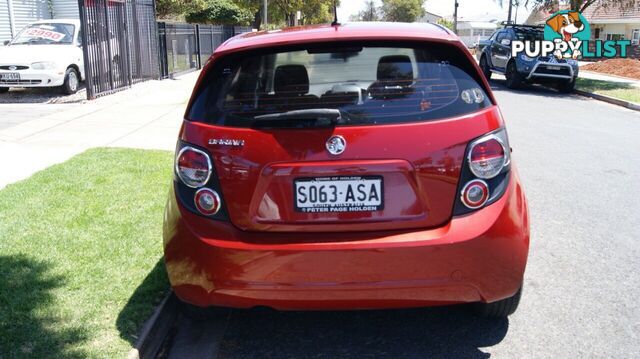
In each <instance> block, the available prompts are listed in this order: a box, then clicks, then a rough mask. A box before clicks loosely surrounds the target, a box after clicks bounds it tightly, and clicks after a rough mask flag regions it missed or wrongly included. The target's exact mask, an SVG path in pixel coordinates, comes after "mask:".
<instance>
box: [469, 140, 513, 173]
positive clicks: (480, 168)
mask: <svg viewBox="0 0 640 359" xmlns="http://www.w3.org/2000/svg"><path fill="white" fill-rule="evenodd" d="M507 151H508V150H507V149H506V148H505V145H504V144H503V142H502V141H501V140H500V138H499V137H498V136H496V135H489V136H486V137H484V138H481V139H480V140H478V141H476V142H474V143H473V144H472V145H471V150H470V151H469V158H468V160H469V168H470V169H471V173H473V174H474V175H475V176H476V177H478V178H482V179H490V178H493V177H495V176H497V175H498V174H499V173H500V172H501V171H502V169H503V168H504V166H505V165H506V164H507V163H508V159H509V155H508V153H507Z"/></svg>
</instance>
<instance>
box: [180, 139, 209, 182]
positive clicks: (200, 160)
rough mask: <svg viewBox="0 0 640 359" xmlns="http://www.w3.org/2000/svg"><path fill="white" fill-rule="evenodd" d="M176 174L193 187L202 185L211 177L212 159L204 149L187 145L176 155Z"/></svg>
mask: <svg viewBox="0 0 640 359" xmlns="http://www.w3.org/2000/svg"><path fill="white" fill-rule="evenodd" d="M176 175H177V176H178V178H179V179H180V180H181V181H182V183H184V184H185V185H187V186H189V187H191V188H198V187H202V186H204V185H205V184H207V182H208V181H209V178H210V177H211V159H210V158H209V155H207V154H206V153H205V152H204V151H201V150H199V149H197V148H193V147H190V146H186V147H184V148H182V149H181V150H180V152H178V156H177V157H176Z"/></svg>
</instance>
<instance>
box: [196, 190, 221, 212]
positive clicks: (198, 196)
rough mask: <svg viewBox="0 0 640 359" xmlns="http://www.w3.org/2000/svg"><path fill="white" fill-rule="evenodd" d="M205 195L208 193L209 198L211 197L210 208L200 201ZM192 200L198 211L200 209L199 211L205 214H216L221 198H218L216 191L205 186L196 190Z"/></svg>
mask: <svg viewBox="0 0 640 359" xmlns="http://www.w3.org/2000/svg"><path fill="white" fill-rule="evenodd" d="M206 195H210V196H211V198H212V199H213V201H212V202H213V203H211V208H210V209H208V208H205V207H204V206H203V204H202V203H201V200H202V198H203V197H204V196H206ZM193 201H194V204H195V206H196V208H197V209H198V211H200V213H202V214H204V215H205V216H213V215H215V214H217V213H218V212H219V211H220V208H221V207H222V199H221V198H220V195H219V194H218V192H216V191H214V190H212V189H209V188H206V187H205V188H200V189H199V190H198V191H197V192H196V194H195V196H194V197H193Z"/></svg>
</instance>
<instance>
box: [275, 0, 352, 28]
mask: <svg viewBox="0 0 640 359" xmlns="http://www.w3.org/2000/svg"><path fill="white" fill-rule="evenodd" d="M269 2H270V4H272V7H271V8H270V9H269V11H270V14H269V17H270V18H271V19H272V20H269V21H270V22H278V21H281V22H283V23H284V25H293V24H294V20H295V17H296V14H297V12H298V11H300V15H301V18H300V23H301V24H303V25H310V24H322V23H329V22H331V21H332V20H333V4H334V1H333V0H270V1H269ZM335 3H336V6H339V5H340V1H339V0H337V1H336V2H335Z"/></svg>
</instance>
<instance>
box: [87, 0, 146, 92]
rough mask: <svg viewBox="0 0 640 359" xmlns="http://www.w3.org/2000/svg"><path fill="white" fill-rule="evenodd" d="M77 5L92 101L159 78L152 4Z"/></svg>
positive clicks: (141, 0) (105, 1) (106, 0)
mask: <svg viewBox="0 0 640 359" xmlns="http://www.w3.org/2000/svg"><path fill="white" fill-rule="evenodd" d="M78 5H79V10H80V19H81V21H82V24H83V33H82V42H83V52H84V62H85V70H86V77H87V97H88V98H89V99H93V98H95V97H97V96H100V95H105V94H109V93H112V92H115V91H118V90H121V89H124V88H127V87H129V86H131V84H133V83H134V82H137V81H141V80H145V79H149V78H157V77H158V76H159V71H158V70H159V67H158V40H157V35H156V34H157V29H156V21H155V2H154V1H153V0H78Z"/></svg>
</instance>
